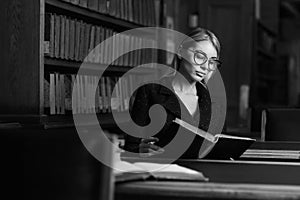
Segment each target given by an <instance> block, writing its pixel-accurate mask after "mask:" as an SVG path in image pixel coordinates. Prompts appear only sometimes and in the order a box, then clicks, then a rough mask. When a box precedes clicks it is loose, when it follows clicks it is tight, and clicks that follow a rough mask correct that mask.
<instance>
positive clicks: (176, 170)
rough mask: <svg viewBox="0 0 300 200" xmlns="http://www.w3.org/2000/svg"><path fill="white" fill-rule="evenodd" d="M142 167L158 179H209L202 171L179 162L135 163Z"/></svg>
mask: <svg viewBox="0 0 300 200" xmlns="http://www.w3.org/2000/svg"><path fill="white" fill-rule="evenodd" d="M135 164H136V165H137V166H139V167H140V168H143V169H145V170H147V171H149V172H150V173H151V174H152V175H153V176H154V177H155V178H156V179H164V180H189V181H208V178H206V177H205V176H204V175H203V174H202V173H201V172H198V171H196V170H192V169H189V168H186V167H182V166H179V165H177V164H158V163H146V162H137V163H135Z"/></svg>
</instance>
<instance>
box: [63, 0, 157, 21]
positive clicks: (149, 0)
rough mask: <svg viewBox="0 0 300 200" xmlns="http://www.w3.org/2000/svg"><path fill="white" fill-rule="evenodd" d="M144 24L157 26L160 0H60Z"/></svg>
mask: <svg viewBox="0 0 300 200" xmlns="http://www.w3.org/2000/svg"><path fill="white" fill-rule="evenodd" d="M62 1H65V2H70V3H72V4H75V5H78V6H81V7H84V8H88V9H90V10H93V11H96V12H99V13H102V14H108V15H111V16H113V17H115V18H119V19H122V20H127V21H130V22H134V23H137V24H140V25H144V26H158V25H159V19H160V0H62Z"/></svg>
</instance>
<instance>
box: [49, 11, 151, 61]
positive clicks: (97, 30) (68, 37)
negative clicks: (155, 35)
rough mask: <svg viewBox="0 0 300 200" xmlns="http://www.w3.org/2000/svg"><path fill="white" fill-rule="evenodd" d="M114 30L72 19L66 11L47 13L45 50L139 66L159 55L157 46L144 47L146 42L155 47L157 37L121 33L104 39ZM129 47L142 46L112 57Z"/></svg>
mask: <svg viewBox="0 0 300 200" xmlns="http://www.w3.org/2000/svg"><path fill="white" fill-rule="evenodd" d="M115 34H117V32H116V31H114V30H113V29H110V28H106V27H102V26H96V25H93V24H89V23H86V22H84V21H83V20H78V19H71V18H68V17H66V16H64V15H57V14H53V13H47V14H46V16H45V36H44V37H45V38H44V54H45V56H49V57H51V58H57V59H64V60H72V61H84V60H85V58H86V60H85V61H87V62H91V63H100V64H113V65H118V66H138V65H140V64H142V63H155V62H156V60H157V55H156V51H155V49H154V48H153V49H142V47H143V46H145V45H147V46H150V47H155V44H156V41H155V40H154V39H148V38H142V37H137V36H134V35H125V34H120V35H119V36H120V37H113V39H112V42H103V41H105V39H107V38H109V37H111V36H113V35H115ZM101 42H103V43H102V44H103V45H101V48H96V49H95V50H93V49H94V48H95V47H96V46H97V45H98V44H100V43H101ZM129 47H132V48H137V49H139V50H136V51H132V52H130V53H127V54H125V55H124V56H121V57H119V58H118V59H115V60H113V58H114V57H115V56H116V55H118V54H120V53H121V52H124V51H126V50H127V49H128V48H129ZM92 50H93V51H92ZM90 52H91V53H90ZM89 53H90V54H89ZM87 55H89V56H88V57H87ZM112 60H113V62H112V63H111V62H110V61H112Z"/></svg>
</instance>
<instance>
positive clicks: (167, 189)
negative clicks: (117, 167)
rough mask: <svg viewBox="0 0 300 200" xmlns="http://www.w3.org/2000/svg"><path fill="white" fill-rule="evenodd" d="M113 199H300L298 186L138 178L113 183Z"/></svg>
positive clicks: (299, 187)
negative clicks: (141, 179) (132, 180)
mask: <svg viewBox="0 0 300 200" xmlns="http://www.w3.org/2000/svg"><path fill="white" fill-rule="evenodd" d="M115 191H116V192H115V199H116V200H126V199H131V200H135V199H137V200H140V199H143V200H148V199H149V200H150V199H151V200H152V199H155V200H160V199H163V200H168V199H170V200H171V199H172V200H177V199H184V200H194V199H268V200H277V199H281V200H282V199H300V186H287V185H263V184H232V183H231V184H228V183H210V182H209V183H203V182H170V181H169V182H168V181H138V182H128V183H122V184H117V185H116V188H115Z"/></svg>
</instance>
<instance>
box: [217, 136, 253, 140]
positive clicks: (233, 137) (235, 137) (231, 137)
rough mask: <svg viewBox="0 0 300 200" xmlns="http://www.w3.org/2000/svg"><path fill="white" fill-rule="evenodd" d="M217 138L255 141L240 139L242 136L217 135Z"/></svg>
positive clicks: (245, 138)
mask: <svg viewBox="0 0 300 200" xmlns="http://www.w3.org/2000/svg"><path fill="white" fill-rule="evenodd" d="M215 137H216V138H228V139H237V140H254V141H255V139H252V138H248V137H240V136H233V135H226V134H217V135H215Z"/></svg>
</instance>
